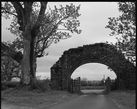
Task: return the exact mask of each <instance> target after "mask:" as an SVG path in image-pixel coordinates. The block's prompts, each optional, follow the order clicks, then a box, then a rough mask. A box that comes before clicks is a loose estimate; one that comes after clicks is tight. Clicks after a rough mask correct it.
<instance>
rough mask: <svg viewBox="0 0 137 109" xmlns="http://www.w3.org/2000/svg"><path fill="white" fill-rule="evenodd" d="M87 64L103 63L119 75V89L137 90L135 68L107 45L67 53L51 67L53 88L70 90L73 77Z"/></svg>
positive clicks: (87, 46)
mask: <svg viewBox="0 0 137 109" xmlns="http://www.w3.org/2000/svg"><path fill="white" fill-rule="evenodd" d="M86 63H101V64H104V65H107V66H109V67H110V68H111V69H112V70H113V71H114V72H115V73H116V75H117V83H118V84H117V88H121V85H122V86H124V88H126V89H135V79H136V74H135V70H136V69H135V66H134V65H133V64H132V63H130V62H129V61H128V60H127V59H125V57H124V55H123V54H122V53H121V52H120V51H118V50H117V49H116V48H115V47H114V46H112V45H109V44H105V43H96V44H92V45H84V46H83V47H78V48H72V49H69V50H68V51H65V52H64V53H63V55H62V56H61V57H60V58H59V60H58V61H57V62H56V63H55V64H54V65H53V66H52V67H51V86H52V88H53V89H56V90H69V88H70V85H71V84H70V83H71V82H70V81H71V75H72V73H73V71H74V70H75V69H76V68H78V67H79V66H81V65H83V64H86Z"/></svg>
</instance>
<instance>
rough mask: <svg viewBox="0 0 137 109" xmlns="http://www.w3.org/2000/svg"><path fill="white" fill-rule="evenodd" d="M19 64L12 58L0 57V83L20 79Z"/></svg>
mask: <svg viewBox="0 0 137 109" xmlns="http://www.w3.org/2000/svg"><path fill="white" fill-rule="evenodd" d="M19 71H20V68H19V64H18V63H17V62H16V61H14V60H13V59H12V58H10V57H7V56H3V57H1V81H11V79H12V78H13V77H18V78H21V75H20V72H19Z"/></svg>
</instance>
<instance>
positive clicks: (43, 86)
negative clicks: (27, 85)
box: [31, 79, 50, 92]
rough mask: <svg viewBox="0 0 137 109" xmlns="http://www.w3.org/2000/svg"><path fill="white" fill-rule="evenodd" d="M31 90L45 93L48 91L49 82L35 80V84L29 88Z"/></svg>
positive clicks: (47, 80) (46, 80)
mask: <svg viewBox="0 0 137 109" xmlns="http://www.w3.org/2000/svg"><path fill="white" fill-rule="evenodd" d="M31 88H32V89H38V90H39V91H43V92H44V91H47V90H50V80H49V79H43V80H38V79H36V80H35V83H34V84H33V85H32V86H31Z"/></svg>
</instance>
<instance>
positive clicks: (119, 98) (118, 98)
mask: <svg viewBox="0 0 137 109" xmlns="http://www.w3.org/2000/svg"><path fill="white" fill-rule="evenodd" d="M107 96H108V97H109V98H111V99H112V101H113V102H114V103H115V104H116V105H117V106H118V107H119V108H120V109H135V108H136V99H135V98H136V92H135V91H112V92H111V93H109V94H108V95H107Z"/></svg>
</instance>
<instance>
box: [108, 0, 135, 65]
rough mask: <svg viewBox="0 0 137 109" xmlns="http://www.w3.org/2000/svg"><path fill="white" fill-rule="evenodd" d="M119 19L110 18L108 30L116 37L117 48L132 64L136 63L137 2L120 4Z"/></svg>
mask: <svg viewBox="0 0 137 109" xmlns="http://www.w3.org/2000/svg"><path fill="white" fill-rule="evenodd" d="M118 5H119V11H120V12H121V15H120V16H119V17H110V18H109V22H108V25H107V26H106V28H109V29H110V30H111V34H110V36H115V37H116V38H117V42H116V43H115V46H116V47H117V48H118V49H119V50H121V51H122V52H123V53H124V54H125V57H127V58H128V59H129V60H130V61H131V62H132V63H134V64H135V62H136V56H135V55H136V54H135V52H136V51H135V50H136V17H135V14H136V11H135V2H119V3H118Z"/></svg>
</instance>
